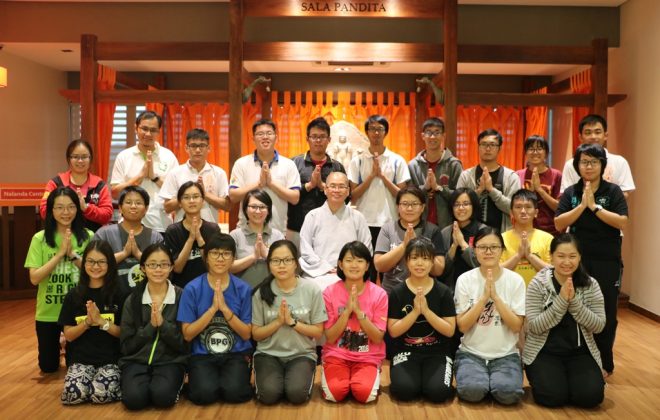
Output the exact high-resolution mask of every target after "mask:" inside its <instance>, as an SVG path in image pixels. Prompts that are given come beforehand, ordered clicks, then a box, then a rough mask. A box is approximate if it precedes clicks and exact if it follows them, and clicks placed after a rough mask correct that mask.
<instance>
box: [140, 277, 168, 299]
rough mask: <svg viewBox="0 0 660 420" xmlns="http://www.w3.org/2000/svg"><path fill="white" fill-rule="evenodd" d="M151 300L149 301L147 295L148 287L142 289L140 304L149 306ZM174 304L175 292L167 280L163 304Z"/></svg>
mask: <svg viewBox="0 0 660 420" xmlns="http://www.w3.org/2000/svg"><path fill="white" fill-rule="evenodd" d="M152 303H153V300H152V299H151V293H149V286H147V287H145V288H144V293H142V304H143V305H151V304H152ZM175 303H176V290H174V285H173V284H172V282H171V281H169V280H167V292H166V293H165V299H163V304H165V305H174V304H175Z"/></svg>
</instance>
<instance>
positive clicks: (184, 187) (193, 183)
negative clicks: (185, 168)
mask: <svg viewBox="0 0 660 420" xmlns="http://www.w3.org/2000/svg"><path fill="white" fill-rule="evenodd" d="M190 187H196V188H197V189H198V190H199V193H200V194H201V195H202V198H204V195H205V194H204V187H202V184H200V183H199V182H197V181H187V182H184V183H183V184H182V185H181V186H180V187H179V190H178V191H177V192H176V199H177V201H181V200H182V199H183V194H185V193H186V190H187V189H188V188H190Z"/></svg>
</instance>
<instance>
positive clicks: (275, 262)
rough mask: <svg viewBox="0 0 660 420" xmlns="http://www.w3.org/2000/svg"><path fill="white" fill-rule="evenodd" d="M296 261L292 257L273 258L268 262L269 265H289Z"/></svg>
mask: <svg viewBox="0 0 660 420" xmlns="http://www.w3.org/2000/svg"><path fill="white" fill-rule="evenodd" d="M295 260H296V259H295V258H293V257H286V258H273V259H271V260H270V261H268V262H269V263H270V264H271V265H282V264H284V265H291V264H293V262H294V261H295Z"/></svg>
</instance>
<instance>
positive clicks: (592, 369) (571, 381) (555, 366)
mask: <svg viewBox="0 0 660 420" xmlns="http://www.w3.org/2000/svg"><path fill="white" fill-rule="evenodd" d="M550 252H551V254H552V267H551V268H547V269H544V270H542V271H540V272H539V273H538V274H537V275H536V276H535V277H534V279H533V280H532V282H531V283H530V284H529V286H528V287H527V299H526V304H525V307H526V309H525V312H526V313H527V339H526V341H525V347H524V349H523V362H524V363H525V370H526V371H527V379H528V380H529V383H530V385H531V386H532V395H534V401H535V402H536V403H537V404H540V405H544V406H547V407H559V406H563V405H566V404H571V405H576V406H578V407H584V408H592V407H596V406H597V405H599V404H600V403H601V402H603V398H604V392H605V382H604V381H603V375H602V374H601V370H600V365H601V361H600V352H599V351H598V346H597V345H596V342H595V341H594V333H597V332H600V331H601V330H602V329H603V327H604V326H605V308H604V306H603V295H602V293H601V292H600V287H599V286H598V282H597V281H596V280H595V279H593V278H591V277H589V275H588V274H587V272H586V271H585V270H584V268H583V267H582V265H581V263H580V260H581V256H580V250H579V247H578V243H577V240H576V239H575V237H573V236H572V235H570V234H568V233H564V234H561V235H559V236H557V237H556V238H554V239H553V240H552V244H551V246H550Z"/></svg>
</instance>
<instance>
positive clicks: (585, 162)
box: [579, 159, 600, 168]
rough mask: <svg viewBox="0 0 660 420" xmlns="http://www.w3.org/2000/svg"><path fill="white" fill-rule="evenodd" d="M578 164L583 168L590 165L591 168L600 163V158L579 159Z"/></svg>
mask: <svg viewBox="0 0 660 420" xmlns="http://www.w3.org/2000/svg"><path fill="white" fill-rule="evenodd" d="M579 164H580V166H582V167H583V168H586V167H588V166H591V167H592V168H595V167H596V166H598V165H600V160H598V159H593V160H581V161H580V162H579Z"/></svg>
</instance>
